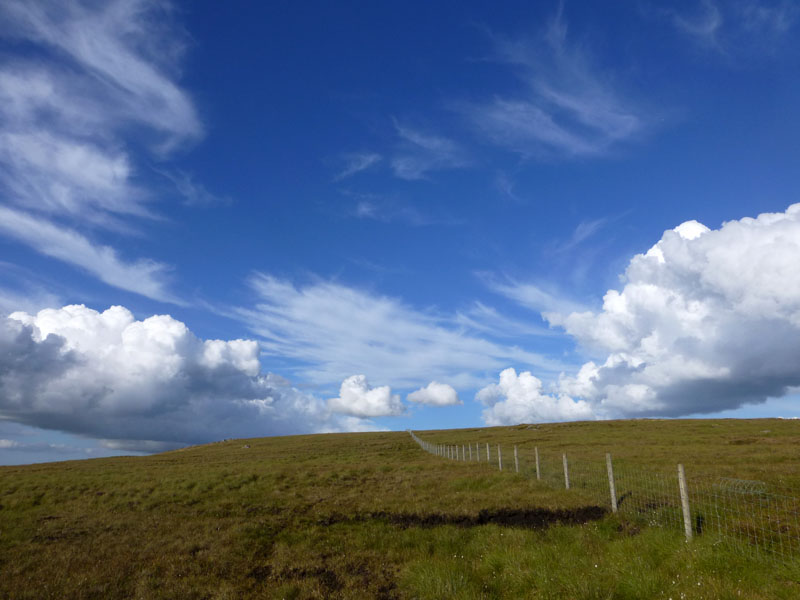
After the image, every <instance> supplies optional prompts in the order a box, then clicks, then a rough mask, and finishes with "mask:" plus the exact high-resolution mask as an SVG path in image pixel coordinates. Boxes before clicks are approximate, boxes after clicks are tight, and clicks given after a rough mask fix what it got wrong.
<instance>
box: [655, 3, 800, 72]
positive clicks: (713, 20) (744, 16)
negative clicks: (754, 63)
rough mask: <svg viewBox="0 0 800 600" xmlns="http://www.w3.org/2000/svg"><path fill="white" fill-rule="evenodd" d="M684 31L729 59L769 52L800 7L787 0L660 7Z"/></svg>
mask: <svg viewBox="0 0 800 600" xmlns="http://www.w3.org/2000/svg"><path fill="white" fill-rule="evenodd" d="M656 13H657V14H659V15H660V16H662V17H665V18H667V19H669V21H670V22H671V23H672V25H673V26H674V27H675V29H676V30H677V31H679V32H680V33H681V34H683V35H685V36H688V37H689V38H690V39H692V40H693V41H694V42H696V44H697V45H698V46H700V47H701V48H705V49H708V50H711V51H713V52H714V53H716V54H718V55H722V56H724V57H727V58H729V59H737V58H743V57H746V56H758V55H769V54H771V53H773V52H774V51H775V49H776V47H777V46H778V45H779V44H780V43H781V41H783V39H784V38H785V37H786V35H787V33H788V32H789V31H790V30H791V29H792V28H793V27H794V25H795V24H796V23H797V20H798V17H799V16H800V7H798V5H797V3H795V2H790V1H788V0H776V1H771V2H770V1H760V0H738V1H733V2H715V1H714V0H699V2H698V3H697V5H696V6H695V7H693V8H690V9H686V10H678V9H676V8H659V9H656Z"/></svg>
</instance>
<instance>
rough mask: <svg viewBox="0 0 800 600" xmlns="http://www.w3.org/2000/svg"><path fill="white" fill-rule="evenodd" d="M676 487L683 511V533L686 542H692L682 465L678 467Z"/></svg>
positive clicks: (684, 474) (690, 520)
mask: <svg viewBox="0 0 800 600" xmlns="http://www.w3.org/2000/svg"><path fill="white" fill-rule="evenodd" d="M678 487H679V488H680V492H681V509H683V531H684V532H685V533H686V541H687V542H691V541H692V513H690V512H689V490H688V488H687V487H686V473H684V471H683V465H678Z"/></svg>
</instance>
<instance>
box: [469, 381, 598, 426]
mask: <svg viewBox="0 0 800 600" xmlns="http://www.w3.org/2000/svg"><path fill="white" fill-rule="evenodd" d="M475 399H476V400H478V401H479V402H481V403H482V404H484V405H486V406H487V408H486V409H485V410H484V411H483V420H484V422H485V423H486V424H487V425H514V424H517V423H541V422H547V421H575V420H580V419H590V418H592V417H593V416H594V412H593V410H592V407H591V406H590V405H589V403H588V402H585V401H583V400H577V401H576V400H573V399H572V398H570V397H569V396H567V395H566V394H547V393H544V392H543V391H542V382H541V381H540V380H539V379H537V378H536V377H534V376H533V375H531V373H530V371H524V372H522V373H520V374H519V375H517V372H516V371H515V370H514V369H511V368H509V369H505V370H504V371H503V372H502V373H500V379H499V381H498V382H497V383H492V384H490V385H488V386H486V387H484V388H483V389H481V390H480V391H479V392H478V393H477V394H476V396H475Z"/></svg>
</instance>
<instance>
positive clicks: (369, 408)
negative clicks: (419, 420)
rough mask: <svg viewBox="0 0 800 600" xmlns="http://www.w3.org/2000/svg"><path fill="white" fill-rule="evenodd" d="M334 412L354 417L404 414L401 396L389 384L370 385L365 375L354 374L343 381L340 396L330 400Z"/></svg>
mask: <svg viewBox="0 0 800 600" xmlns="http://www.w3.org/2000/svg"><path fill="white" fill-rule="evenodd" d="M328 408H330V409H331V410H332V411H333V412H337V413H344V414H346V415H352V416H354V417H389V416H396V415H400V414H403V412H405V407H404V406H403V403H402V402H401V401H400V396H398V395H396V394H392V388H390V387H389V386H388V385H383V386H380V387H376V388H373V387H370V386H369V383H368V382H367V378H366V377H365V376H364V375H352V376H350V377H348V378H347V379H345V380H344V381H343V382H342V385H341V387H340V388H339V396H338V397H337V398H331V399H330V400H328Z"/></svg>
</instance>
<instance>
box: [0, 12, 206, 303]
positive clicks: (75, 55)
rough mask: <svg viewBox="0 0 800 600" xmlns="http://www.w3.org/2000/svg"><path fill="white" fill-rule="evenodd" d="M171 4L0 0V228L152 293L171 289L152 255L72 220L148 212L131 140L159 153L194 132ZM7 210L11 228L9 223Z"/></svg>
mask: <svg viewBox="0 0 800 600" xmlns="http://www.w3.org/2000/svg"><path fill="white" fill-rule="evenodd" d="M170 10H171V9H170V5H169V4H168V3H166V2H153V1H150V0H114V1H112V2H107V3H92V2H83V1H80V0H67V1H64V2H48V1H42V2H24V1H18V0H9V1H8V2H4V3H3V4H2V6H0V20H2V22H3V26H2V27H1V28H0V36H2V38H4V39H5V41H6V47H5V51H6V56H5V57H4V58H5V60H4V61H3V63H2V66H0V204H2V205H5V208H4V211H5V212H4V215H5V217H6V218H7V219H9V221H8V222H6V223H4V224H3V227H2V230H3V231H2V232H3V233H4V234H5V235H7V236H9V237H11V238H13V239H15V240H17V241H19V242H21V243H23V244H26V245H28V246H31V247H32V248H34V249H35V250H37V251H38V252H40V253H42V254H44V255H46V256H50V257H52V258H55V259H57V260H60V261H63V262H67V263H69V264H73V265H75V266H78V267H81V268H83V269H86V270H88V271H89V272H91V273H93V274H94V275H97V276H98V277H99V278H100V279H101V280H102V281H104V282H106V283H108V284H109V285H113V286H116V287H121V288H123V289H127V290H131V291H134V292H137V293H141V294H143V295H145V296H148V297H151V298H156V299H162V300H169V299H170V298H172V295H171V294H170V293H168V292H167V291H166V287H165V283H164V280H163V279H162V278H161V277H160V274H161V272H162V271H163V266H162V265H159V264H158V263H157V261H152V260H149V259H142V260H138V261H134V262H132V263H128V264H125V263H123V262H122V261H121V260H120V259H119V258H117V255H116V252H115V251H114V250H113V249H111V248H110V247H109V246H107V245H103V244H101V243H97V242H95V241H93V240H91V239H90V238H89V237H87V236H86V235H85V234H84V233H78V229H80V230H81V231H82V232H84V231H85V230H86V229H87V228H90V229H92V230H94V231H95V232H96V234H97V237H99V236H102V234H103V233H104V232H109V231H113V232H115V233H129V232H131V231H132V230H134V229H135V228H136V227H135V225H134V223H135V221H136V220H137V219H150V218H153V217H154V216H155V213H154V211H153V209H152V207H151V202H152V194H151V193H150V192H149V190H148V189H147V186H146V185H145V184H144V181H143V178H142V176H141V173H140V172H139V171H138V170H137V168H136V163H137V162H138V161H137V159H136V158H135V156H136V154H137V152H139V151H141V150H144V151H146V152H148V153H150V155H151V156H153V157H155V158H156V159H158V160H161V159H163V158H165V157H166V156H167V155H168V154H169V153H170V152H171V151H173V150H175V149H176V148H178V147H181V146H185V145H186V144H189V143H193V142H194V141H196V140H198V139H199V138H200V137H202V135H203V126H202V123H201V122H200V119H199V117H198V115H197V112H196V110H195V108H194V105H193V103H192V101H191V99H190V98H189V96H188V95H187V94H186V93H185V92H184V91H183V90H182V89H181V88H180V87H178V85H177V84H176V83H175V82H174V80H173V79H174V75H175V73H176V71H177V66H178V60H179V58H180V55H181V54H182V51H183V48H184V38H183V37H182V36H181V34H180V32H179V30H178V29H177V28H176V27H174V26H173V24H172V19H171V18H170ZM31 50H34V51H35V52H36V55H35V56H36V58H35V59H34V58H32V54H31ZM130 138H134V139H136V140H137V144H138V145H136V144H130V143H129V142H128V139H130ZM12 221H13V222H14V223H17V224H18V225H20V226H21V229H19V230H16V231H12V227H11V225H10V223H11V222H12ZM128 275H139V276H140V277H139V278H137V277H132V278H130V279H129V278H128Z"/></svg>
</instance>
